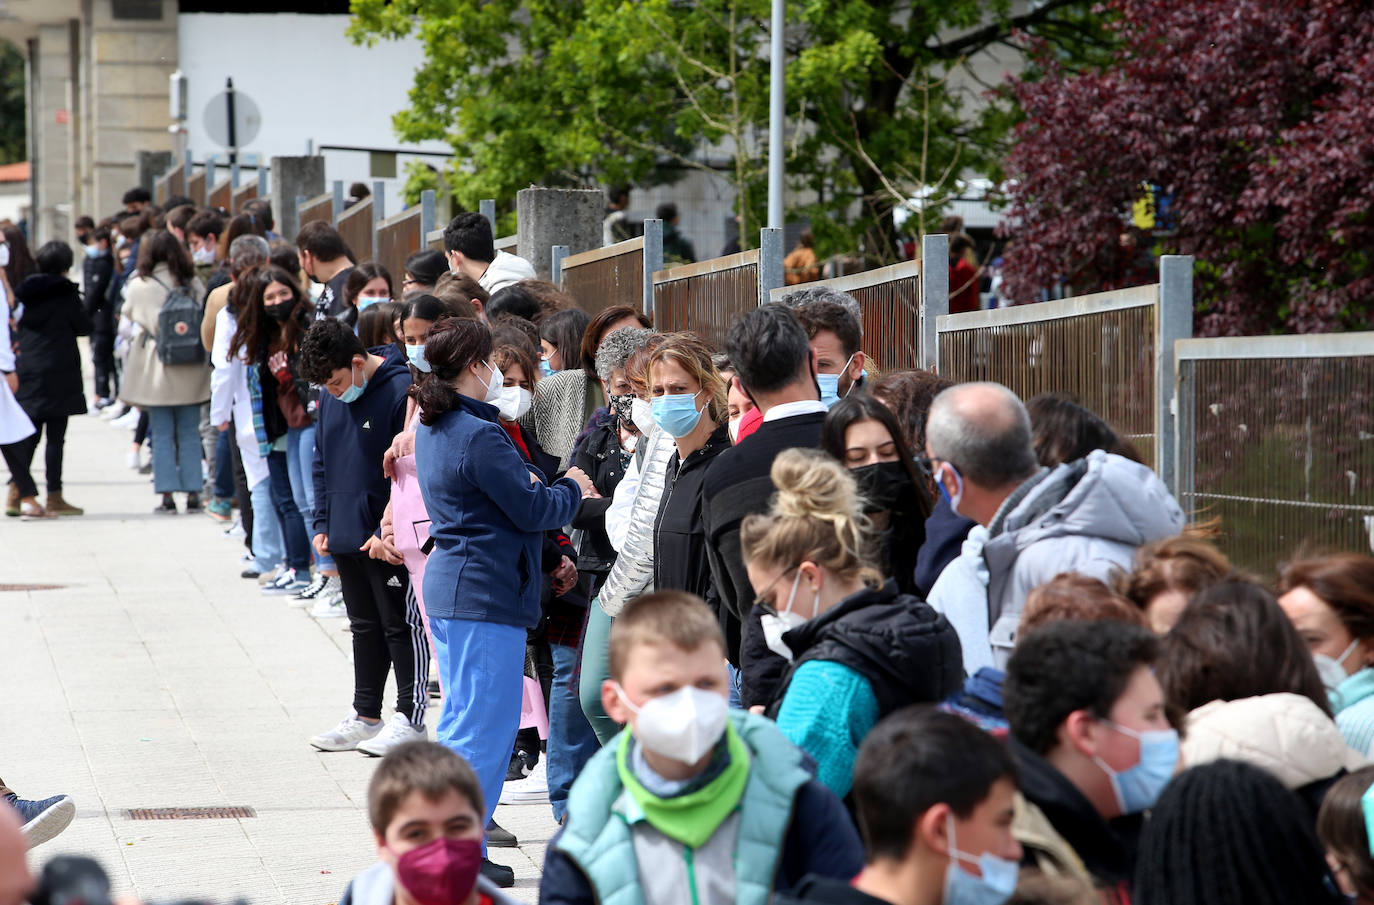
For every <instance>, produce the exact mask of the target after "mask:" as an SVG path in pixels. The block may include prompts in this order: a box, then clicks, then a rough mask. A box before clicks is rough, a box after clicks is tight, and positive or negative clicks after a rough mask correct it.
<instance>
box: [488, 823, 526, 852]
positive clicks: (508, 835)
mask: <svg viewBox="0 0 1374 905" xmlns="http://www.w3.org/2000/svg"><path fill="white" fill-rule="evenodd" d="M519 845H520V842H519V840H517V839H516V838H515V834H514V833H512V832H511V831H510V830H508V829H505V828H503V827H500V826H497V825H496V821H495V820H493V821H491V822H490V823H488V824H487V848H518V847H519Z"/></svg>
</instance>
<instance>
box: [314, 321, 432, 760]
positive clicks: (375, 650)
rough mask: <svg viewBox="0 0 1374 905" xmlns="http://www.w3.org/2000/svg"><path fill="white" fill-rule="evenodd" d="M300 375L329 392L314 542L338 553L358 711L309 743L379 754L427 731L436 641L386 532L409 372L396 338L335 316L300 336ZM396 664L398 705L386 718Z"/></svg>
mask: <svg viewBox="0 0 1374 905" xmlns="http://www.w3.org/2000/svg"><path fill="white" fill-rule="evenodd" d="M301 376H302V377H304V378H305V379H306V380H309V381H310V382H311V383H314V384H317V385H319V386H321V387H323V388H324V389H325V390H327V391H328V392H325V393H321V394H320V408H319V417H318V422H317V424H318V427H317V429H316V431H315V465H314V469H313V470H314V481H315V501H316V507H315V518H314V533H315V537H314V542H313V543H314V546H315V550H316V551H317V552H318V553H319V554H320V555H321V556H324V555H326V554H331V555H333V557H334V562H335V563H336V565H337V566H338V569H339V584H340V586H341V588H342V590H343V598H344V609H345V610H347V612H348V620H349V625H350V628H351V629H352V632H353V712H352V713H350V714H349V715H348V716H347V717H345V718H344V719H343V720H342V721H341V722H340V723H339V725H337V726H335V727H334V728H333V729H331V730H329V731H328V732H324V733H321V734H320V735H317V736H315V737H314V738H312V739H311V740H310V744H312V745H314V746H315V747H316V748H319V749H320V750H321V751H353V750H358V751H362V752H363V753H364V754H369V755H372V756H374V757H380V756H382V755H384V754H386V752H387V751H389V750H390V749H391V748H393V747H395V746H396V745H399V744H401V743H403V742H406V741H412V740H415V739H423V738H425V737H426V736H425V705H426V703H427V699H428V695H427V692H426V684H427V679H428V676H429V644H428V642H427V641H426V640H425V633H424V630H423V628H422V627H421V625H420V620H419V613H418V611H415V612H414V613H410V612H408V609H407V598H408V597H409V596H410V594H409V588H410V579H409V575H408V573H407V572H406V569H405V566H404V565H403V564H402V560H401V558H400V556H399V555H397V554H396V552H395V551H394V550H387V549H385V548H384V547H383V544H382V539H381V534H380V529H381V523H382V513H383V511H384V510H385V509H386V504H387V501H388V500H389V499H390V498H391V482H390V481H389V480H388V479H387V477H386V475H384V474H383V473H382V454H383V453H385V452H386V450H387V448H388V447H389V446H390V445H391V441H392V438H394V437H395V436H396V435H397V434H399V433H400V432H401V431H402V430H403V429H404V428H405V415H406V393H407V392H408V391H409V389H410V383H411V379H410V371H409V369H407V368H406V366H405V363H404V359H403V358H402V357H401V355H400V352H399V351H398V350H397V349H396V348H395V347H394V346H378V347H377V348H375V349H370V350H369V349H364V348H363V344H362V342H361V341H360V340H359V339H358V337H357V336H355V335H354V334H353V331H352V329H351V328H349V327H348V326H347V325H345V324H344V323H342V322H341V321H338V320H335V319H334V318H328V319H326V320H323V321H317V322H316V323H315V324H314V325H313V326H311V328H310V330H309V332H307V333H306V334H305V337H304V338H303V339H302V340H301ZM373 553H377V554H378V556H380V557H381V558H373V556H372V555H371V554H373ZM409 609H410V610H414V609H415V607H414V605H413V604H411V605H410V607H409ZM392 669H394V670H395V673H396V713H395V715H394V716H393V717H392V718H391V720H390V721H389V722H387V723H386V724H385V725H383V723H382V720H381V717H382V694H383V692H384V691H385V689H386V677H387V672H388V671H389V670H392Z"/></svg>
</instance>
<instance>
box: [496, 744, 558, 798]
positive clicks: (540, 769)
mask: <svg viewBox="0 0 1374 905" xmlns="http://www.w3.org/2000/svg"><path fill="white" fill-rule="evenodd" d="M548 757H549V756H548V755H547V754H544V755H542V756H541V757H540V758H539V763H537V764H535V765H534V769H532V770H530V772H529V775H528V776H526V777H525V778H524V779H518V780H513V781H511V782H508V783H505V784H504V785H502V786H501V804H506V805H511V804H543V805H547V804H548V803H549V782H548V776H547V774H546V773H545V772H544V762H545V761H546V760H548Z"/></svg>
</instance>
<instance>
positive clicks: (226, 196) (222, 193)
mask: <svg viewBox="0 0 1374 905" xmlns="http://www.w3.org/2000/svg"><path fill="white" fill-rule="evenodd" d="M233 203H234V184H233V183H232V182H230V181H229V180H228V179H225V180H224V181H223V182H221V183H220V184H219V185H216V186H214V187H213V188H211V189H210V191H208V192H207V193H206V195H205V205H206V207H222V208H224V209H225V210H226V211H227V210H229V208H230V206H231V205H232V204H233Z"/></svg>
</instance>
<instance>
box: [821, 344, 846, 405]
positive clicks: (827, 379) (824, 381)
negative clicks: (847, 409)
mask: <svg viewBox="0 0 1374 905" xmlns="http://www.w3.org/2000/svg"><path fill="white" fill-rule="evenodd" d="M853 360H854V356H853V355H851V356H849V358H847V359H845V362H844V365H843V366H841V367H840V374H843V373H844V372H845V371H848V370H849V364H850V362H852V361H853ZM840 374H817V375H816V383H818V384H820V387H821V402H823V403H825V407H826V408H830V407H831V406H833V405H834V404H835V403H837V402H839V401H840ZM852 389H854V384H852V383H851V384H850V385H849V390H845V391H844V394H845V395H846V396H848V395H849V391H850V390H852Z"/></svg>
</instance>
